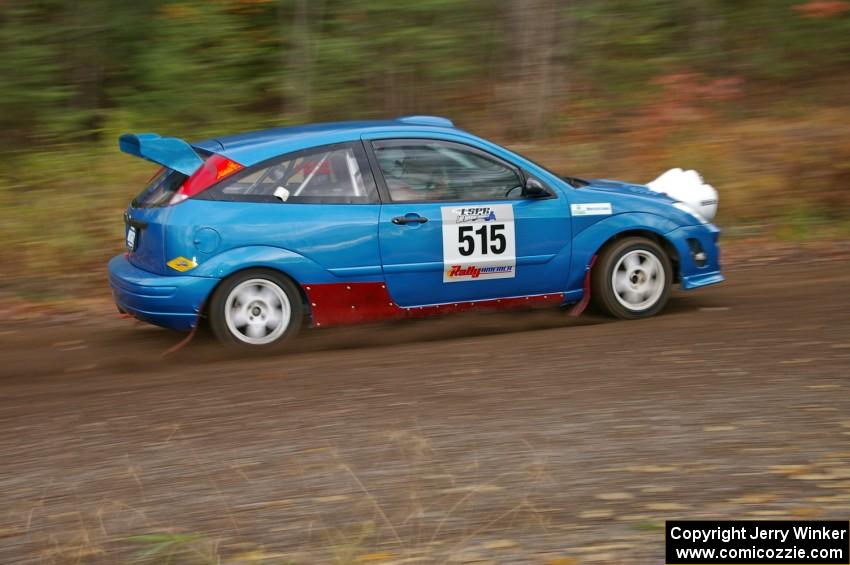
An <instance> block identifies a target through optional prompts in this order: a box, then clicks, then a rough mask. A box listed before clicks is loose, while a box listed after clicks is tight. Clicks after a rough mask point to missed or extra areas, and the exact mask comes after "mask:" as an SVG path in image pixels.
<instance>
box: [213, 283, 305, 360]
mask: <svg viewBox="0 0 850 565" xmlns="http://www.w3.org/2000/svg"><path fill="white" fill-rule="evenodd" d="M291 317H292V308H291V306H290V304H289V298H288V297H287V296H286V293H285V292H284V291H283V289H282V288H280V287H279V286H278V285H276V284H275V283H273V282H272V281H270V280H267V279H249V280H247V281H244V282H242V283H239V284H238V285H237V286H236V287H235V288H234V289H233V290H231V291H230V294H229V295H228V296H227V300H226V301H225V303H224V320H225V322H226V323H227V329H228V331H230V333H231V335H233V337H235V338H236V339H238V340H239V341H242V342H245V343H248V344H251V345H265V344H268V343H272V342H273V341H275V340H277V339H278V338H279V337H280V336H281V335H283V332H285V331H286V328H288V327H289V322H290V319H291Z"/></svg>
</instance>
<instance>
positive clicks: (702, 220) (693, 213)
mask: <svg viewBox="0 0 850 565" xmlns="http://www.w3.org/2000/svg"><path fill="white" fill-rule="evenodd" d="M673 207H674V208H678V209H679V210H681V211H682V212H684V213H685V214H688V215H690V216H693V217H694V218H696V219H697V220H699V223H701V224H707V223H708V220H706V219H705V218H703V217H702V215H701V214H700V213H699V212H697V211H696V210H694V209H693V208H691V207H690V206H688V205H687V204H685V203H684V202H673Z"/></svg>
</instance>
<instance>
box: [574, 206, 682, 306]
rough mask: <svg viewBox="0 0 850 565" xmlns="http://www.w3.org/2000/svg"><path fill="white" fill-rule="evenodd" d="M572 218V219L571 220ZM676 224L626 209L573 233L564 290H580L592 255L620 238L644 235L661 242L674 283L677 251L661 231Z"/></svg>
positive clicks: (676, 279) (645, 213)
mask: <svg viewBox="0 0 850 565" xmlns="http://www.w3.org/2000/svg"><path fill="white" fill-rule="evenodd" d="M574 221H575V220H574ZM678 227H679V225H678V224H676V223H675V222H673V221H672V220H670V219H669V218H666V217H664V216H661V215H658V214H652V213H648V212H626V213H623V214H616V215H613V216H608V217H606V218H605V219H602V220H599V221H597V222H595V223H593V224H591V225H590V226H587V227H584V228H583V229H581V230H580V231H579V232H578V233H574V234H573V245H572V260H571V269H570V278H569V282H568V286H567V290H568V291H572V292H579V293H580V292H582V288H583V286H584V279H585V274H586V273H587V271H588V268H589V266H590V262H591V261H592V260H593V257H595V256H596V255H598V254H599V253H601V252H602V250H603V249H605V248H606V247H607V246H609V245H611V244H612V243H614V242H616V241H619V240H621V239H622V238H624V237H630V236H637V237H646V238H648V239H651V240H652V241H655V242H657V243H658V244H659V245H661V247H662V249H664V250H665V252H667V254H668V256H669V257H670V261H671V263H673V269H674V282H675V281H678V280H679V276H680V274H679V259H680V258H679V253H678V252H677V251H676V248H675V245H674V244H673V242H672V241H671V240H670V239H668V238H667V236H665V234H667V233H669V232H672V231H674V230H675V229H677V228H678Z"/></svg>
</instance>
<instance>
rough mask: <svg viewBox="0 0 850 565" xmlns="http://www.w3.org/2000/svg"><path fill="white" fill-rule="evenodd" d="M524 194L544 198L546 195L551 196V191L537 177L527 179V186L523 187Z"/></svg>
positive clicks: (528, 196)
mask: <svg viewBox="0 0 850 565" xmlns="http://www.w3.org/2000/svg"><path fill="white" fill-rule="evenodd" d="M522 195H523V196H525V197H526V198H544V197H546V196H551V195H550V194H549V191H548V190H546V187H545V186H543V183H541V182H540V181H539V180H537V179H531V178H530V179H527V180H526V181H525V187H524V188H523V191H522Z"/></svg>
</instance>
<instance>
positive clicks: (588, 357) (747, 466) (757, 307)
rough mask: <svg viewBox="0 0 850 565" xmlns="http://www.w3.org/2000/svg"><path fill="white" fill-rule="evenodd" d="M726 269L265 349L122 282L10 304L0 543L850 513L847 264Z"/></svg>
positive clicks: (0, 420) (118, 545)
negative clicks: (199, 323)
mask: <svg viewBox="0 0 850 565" xmlns="http://www.w3.org/2000/svg"><path fill="white" fill-rule="evenodd" d="M727 276H728V277H729V281H728V282H727V283H725V284H723V285H720V286H717V287H713V288H707V289H703V290H701V291H697V292H693V293H682V292H678V293H676V294H675V295H674V298H673V300H672V302H671V304H670V306H669V307H668V309H667V311H666V312H665V313H664V314H663V315H661V316H659V317H656V318H653V319H650V320H645V321H639V322H616V321H610V320H607V319H604V318H601V317H595V316H593V315H588V316H583V317H582V318H580V319H578V320H575V319H571V318H568V317H565V316H563V315H560V314H557V313H554V312H549V311H547V312H530V313H518V314H510V315H506V314H495V315H487V316H480V317H455V318H445V319H439V320H430V321H418V322H413V323H403V324H401V325H390V326H377V327H358V328H348V329H339V330H325V331H315V332H311V333H310V334H309V335H307V336H306V337H305V339H303V340H302V341H301V342H299V344H298V346H297V348H296V350H295V351H293V352H291V353H289V354H284V355H279V356H274V357H264V358H244V357H243V358H239V357H234V356H232V355H230V354H227V353H224V352H222V351H221V350H220V348H219V347H218V346H217V345H216V344H215V343H214V342H213V341H212V340H211V338H209V337H205V336H200V337H199V339H197V340H195V341H194V342H193V343H192V344H190V345H189V346H188V347H187V348H185V349H183V350H181V351H180V352H178V353H176V354H174V355H172V356H169V357H166V358H163V357H162V356H161V354H162V352H163V351H165V350H166V349H168V348H169V347H171V346H172V345H174V344H175V343H177V342H178V341H179V340H180V336H179V335H176V334H172V333H169V332H167V331H165V330H160V329H156V328H152V327H148V326H144V325H141V324H138V323H136V322H132V321H128V320H118V319H116V318H115V317H114V316H112V313H111V312H110V311H109V308H108V307H107V306H103V307H101V308H100V310H98V309H97V308H95V309H94V310H93V311H96V312H98V315H95V316H92V315H87V316H79V315H76V316H67V317H65V318H61V317H60V318H58V319H57V318H52V321H40V320H41V319H40V318H39V319H30V320H29V321H27V320H24V321H21V319H20V316H17V317H15V316H12V317H9V316H7V317H6V321H5V322H4V325H3V326H0V363H2V365H0V426H2V428H0V429H2V433H0V512H1V513H0V562H3V563H26V562H57V563H114V562H125V561H128V560H132V559H140V560H144V559H146V558H145V557H144V555H142V553H143V552H145V551H147V552H149V554H150V555H152V556H153V557H152V559H154V560H156V559H160V558H161V556H162V555H164V552H174V553H177V554H179V555H180V556H179V557H178V558H177V560H176V562H178V563H184V562H190V561H191V560H197V561H200V562H205V561H207V562H217V561H216V560H217V559H220V562H222V563H249V562H251V563H256V562H268V563H290V562H292V563H327V562H337V563H390V562H392V563H443V562H449V563H454V562H495V563H549V564H551V565H557V564H561V565H567V564H578V563H597V562H602V563H618V564H624V563H638V564H643V563H662V562H663V558H662V555H663V550H664V544H663V530H662V528H663V522H664V520H665V519H671V518H691V519H702V518H704V519H712V518H729V519H731V518H756V517H764V518H792V517H804V518H834V519H845V520H846V519H847V518H848V517H850V396H848V394H847V393H848V387H850V382H848V377H850V375H848V367H850V297H848V291H850V264H848V261H847V259H846V256H844V257H832V258H829V257H821V258H809V257H798V258H796V259H794V260H780V261H775V262H773V263H769V264H760V263H759V261H758V260H754V261H750V262H747V263H741V264H739V265H737V266H735V265H733V266H731V267H730V268H728V269H727ZM144 534H158V535H159V537H156V536H154V537H142V538H138V537H134V536H140V535H144ZM168 536H171V537H168ZM157 544H160V545H157ZM252 559H253V561H252ZM262 559H266V561H262Z"/></svg>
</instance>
